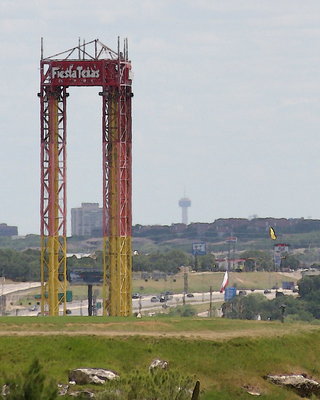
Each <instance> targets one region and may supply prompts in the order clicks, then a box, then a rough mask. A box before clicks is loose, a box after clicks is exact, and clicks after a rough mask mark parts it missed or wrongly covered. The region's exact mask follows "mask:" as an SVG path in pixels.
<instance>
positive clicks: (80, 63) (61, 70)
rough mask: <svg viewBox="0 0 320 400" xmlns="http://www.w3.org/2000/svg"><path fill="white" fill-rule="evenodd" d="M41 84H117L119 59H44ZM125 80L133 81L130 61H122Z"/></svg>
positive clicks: (121, 67)
mask: <svg viewBox="0 0 320 400" xmlns="http://www.w3.org/2000/svg"><path fill="white" fill-rule="evenodd" d="M41 68H42V70H43V74H42V75H41V79H42V82H41V84H43V85H45V86H47V85H50V86H67V87H68V86H106V85H107V86H117V85H118V84H119V82H118V81H119V73H118V70H119V63H118V61H117V60H43V61H41ZM120 69H121V74H122V78H123V81H124V82H125V83H131V78H132V73H131V64H130V63H129V62H124V61H123V62H121V63H120Z"/></svg>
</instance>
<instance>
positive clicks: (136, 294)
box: [132, 293, 140, 299]
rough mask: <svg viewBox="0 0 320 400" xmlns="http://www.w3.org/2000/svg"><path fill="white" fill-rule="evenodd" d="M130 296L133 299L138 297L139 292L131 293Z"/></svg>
mask: <svg viewBox="0 0 320 400" xmlns="http://www.w3.org/2000/svg"><path fill="white" fill-rule="evenodd" d="M132 298H133V299H139V298H140V294H139V293H133V295H132Z"/></svg>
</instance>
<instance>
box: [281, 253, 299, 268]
mask: <svg viewBox="0 0 320 400" xmlns="http://www.w3.org/2000/svg"><path fill="white" fill-rule="evenodd" d="M299 267H300V261H299V260H298V258H297V257H295V256H294V255H292V254H285V255H284V257H283V258H282V259H281V265H280V268H281V269H283V268H290V269H294V270H296V269H298V268H299Z"/></svg>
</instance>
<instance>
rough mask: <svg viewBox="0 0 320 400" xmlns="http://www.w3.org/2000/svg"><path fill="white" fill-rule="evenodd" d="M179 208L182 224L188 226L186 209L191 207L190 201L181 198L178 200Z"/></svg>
mask: <svg viewBox="0 0 320 400" xmlns="http://www.w3.org/2000/svg"><path fill="white" fill-rule="evenodd" d="M179 206H180V207H181V209H182V221H181V222H182V223H183V224H185V225H188V207H190V206H191V200H190V199H188V198H187V197H183V198H182V199H180V200H179Z"/></svg>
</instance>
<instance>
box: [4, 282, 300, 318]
mask: <svg viewBox="0 0 320 400" xmlns="http://www.w3.org/2000/svg"><path fill="white" fill-rule="evenodd" d="M34 287H40V282H20V283H9V284H6V283H4V284H1V283H0V293H1V294H2V293H3V294H4V295H5V294H10V293H14V292H18V291H23V290H27V289H30V288H34ZM282 292H283V293H284V294H289V295H297V293H292V291H291V290H283V291H282ZM251 293H261V294H264V293H263V290H255V291H251V290H247V291H246V295H248V294H251ZM275 293H276V291H275V290H271V293H268V294H264V295H265V296H266V297H267V298H268V299H272V298H274V297H275ZM192 295H193V297H188V296H187V295H185V296H183V294H173V295H171V296H169V299H168V300H167V301H166V302H160V301H159V300H158V301H156V302H152V301H151V298H152V297H157V298H158V299H159V295H156V294H155V295H147V296H142V297H141V299H139V298H138V299H132V308H133V312H138V311H139V310H141V313H142V314H144V315H154V314H155V313H158V312H159V311H161V310H162V309H163V308H168V307H176V306H180V305H183V303H184V301H185V304H191V305H192V304H208V305H209V303H210V292H206V293H192ZM183 299H184V300H183ZM223 301H224V294H223V293H220V292H217V291H214V292H212V302H213V303H217V302H223ZM97 302H100V303H102V299H97ZM208 308H209V307H208ZM67 309H68V310H70V312H71V314H70V315H71V316H72V315H83V316H86V315H88V301H87V300H74V301H72V302H70V303H67ZM60 312H61V314H62V313H63V308H62V307H61V308H60ZM38 313H39V307H36V309H35V310H31V309H28V308H24V309H22V308H21V307H19V310H18V311H17V310H12V313H11V315H21V316H32V315H33V316H35V315H38ZM203 314H205V313H203ZM97 315H102V309H98V310H97Z"/></svg>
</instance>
